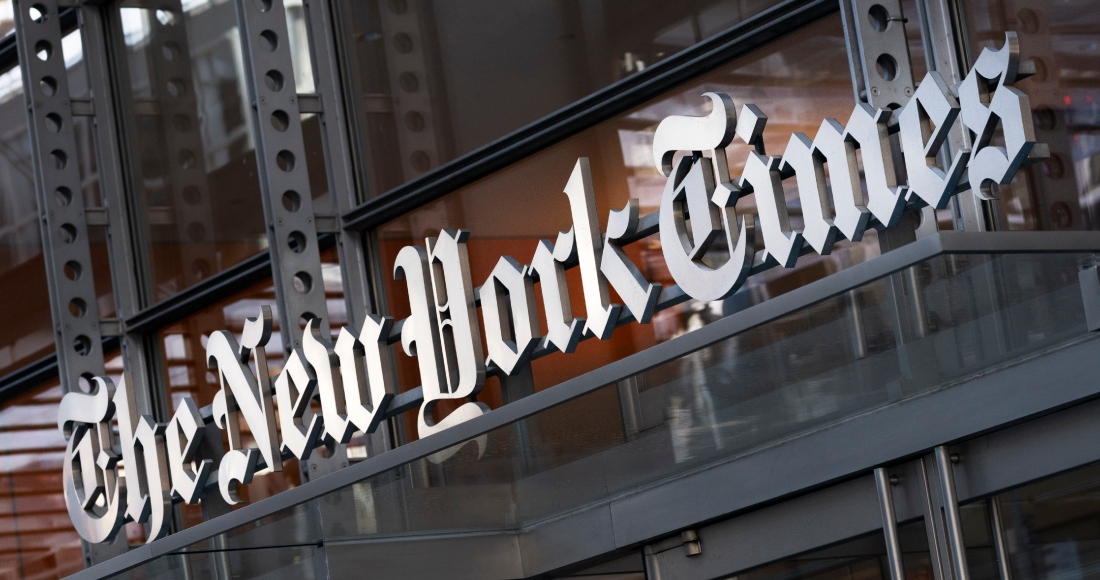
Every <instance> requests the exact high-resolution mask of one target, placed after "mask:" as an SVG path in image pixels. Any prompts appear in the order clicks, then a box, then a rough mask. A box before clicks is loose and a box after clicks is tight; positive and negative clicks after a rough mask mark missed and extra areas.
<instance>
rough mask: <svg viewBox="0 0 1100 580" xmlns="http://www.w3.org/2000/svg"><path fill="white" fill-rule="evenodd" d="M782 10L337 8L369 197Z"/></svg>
mask: <svg viewBox="0 0 1100 580" xmlns="http://www.w3.org/2000/svg"><path fill="white" fill-rule="evenodd" d="M775 4H778V1H777V0H748V1H735V0H701V1H697V2H649V3H646V4H644V5H639V4H638V3H637V2H632V1H630V0H599V1H593V2H573V3H570V2H566V3H562V2H556V1H553V0H536V1H527V2H520V3H517V2H501V1H500V0H477V1H475V2H469V1H468V2H461V3H457V4H456V3H452V2H432V1H427V2H414V1H407V0H341V2H339V7H340V8H341V9H342V17H341V18H340V24H341V25H342V31H341V33H342V34H343V35H344V38H345V43H346V46H347V47H348V52H349V53H350V55H349V56H350V58H349V62H350V65H351V66H350V67H349V68H350V73H351V77H352V78H351V82H350V85H349V91H348V95H349V98H350V99H352V100H353V107H354V108H355V109H356V112H357V122H358V129H359V133H360V139H361V140H362V141H363V146H362V149H363V154H364V157H365V159H364V165H365V166H366V167H367V168H368V172H367V174H368V175H369V178H370V184H369V189H370V194H371V195H377V194H380V193H384V192H386V191H388V190H390V189H392V188H394V187H396V186H398V185H401V184H402V183H405V182H406V181H409V180H411V179H413V178H416V177H418V176H420V175H422V174H424V173H425V172H427V171H430V170H431V169H433V168H435V167H438V166H440V165H442V164H443V163H446V162H448V161H450V160H452V159H454V158H456V157H458V156H460V155H463V154H465V153H469V152H470V151H473V150H475V149H477V148H479V147H481V146H482V145H485V144H487V143H489V142H491V141H493V140H495V139H497V138H499V137H501V136H503V135H505V134H507V133H510V132H512V131H514V130H516V129H519V128H520V127H522V126H524V125H527V124H528V123H531V122H532V121H535V120H536V119H539V118H541V117H543V116H545V115H547V114H549V113H551V112H553V111H555V110H557V109H560V108H562V107H564V106H566V105H568V104H570V103H572V102H574V101H576V100H578V99H580V98H582V97H585V96H587V95H589V94H591V93H593V92H595V91H597V90H599V89H602V88H604V87H606V86H608V85H610V84H612V83H614V82H615V81H618V80H620V79H622V78H624V77H627V76H629V75H631V74H634V73H636V72H638V71H640V70H642V69H644V68H645V67H646V66H648V65H651V64H653V63H655V62H658V61H660V60H662V59H664V58H667V57H668V56H670V55H672V54H675V53H677V52H679V51H681V50H683V49H684V48H687V47H689V46H691V45H693V44H695V43H697V42H699V41H701V40H703V39H705V38H708V37H711V36H713V35H715V34H717V33H719V32H721V31H723V30H725V29H727V28H729V27H730V26H733V25H735V24H737V23H739V22H741V21H743V20H745V19H746V18H749V17H750V16H753V15H755V14H758V13H760V12H761V11H763V10H765V9H767V8H769V7H771V6H773V5H775ZM823 54H836V55H838V56H841V57H843V53H842V52H835V53H823ZM847 70H848V69H847V64H845V65H844V67H843V68H842V69H841V71H842V72H843V73H844V74H845V75H847ZM849 93H850V90H849ZM487 95H491V98H486V96H487ZM693 96H697V95H693ZM613 142H614V141H613Z"/></svg>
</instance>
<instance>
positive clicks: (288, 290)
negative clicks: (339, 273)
mask: <svg viewBox="0 0 1100 580" xmlns="http://www.w3.org/2000/svg"><path fill="white" fill-rule="evenodd" d="M235 4H236V8H237V23H238V26H239V27H240V40H241V52H242V54H243V55H244V58H243V60H244V67H245V81H246V84H247V85H248V95H249V99H250V103H251V107H250V108H251V111H252V129H253V131H254V136H255V142H256V162H257V168H258V172H259V179H260V191H261V192H262V197H263V206H264V216H265V219H266V222H267V236H268V246H269V248H270V252H271V266H272V276H273V278H274V285H275V297H276V300H277V302H278V307H279V324H280V328H281V332H282V336H283V346H284V348H286V349H291V348H297V347H300V346H301V344H302V323H303V322H304V321H305V320H308V319H310V318H320V319H321V322H320V324H319V326H320V329H321V335H322V336H326V337H327V336H328V334H329V321H328V314H327V307H326V303H325V288H324V283H323V280H322V279H321V256H320V250H319V244H318V240H317V228H316V223H315V218H314V208H313V196H312V191H311V190H310V183H309V173H308V169H307V168H306V150H305V143H304V141H303V139H302V119H301V112H300V110H299V108H298V94H297V92H296V89H295V84H294V69H293V64H292V59H291V53H290V51H291V45H290V37H289V34H288V32H287V22H286V9H285V7H284V6H283V2H282V0H235Z"/></svg>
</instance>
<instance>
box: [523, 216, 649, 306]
mask: <svg viewBox="0 0 1100 580" xmlns="http://www.w3.org/2000/svg"><path fill="white" fill-rule="evenodd" d="M637 229H638V200H637V199H635V198H630V199H629V200H627V202H626V207H624V208H623V209H620V210H615V211H612V212H611V214H610V215H609V216H608V218H607V234H606V235H605V236H604V238H603V241H604V251H603V258H601V260H600V272H601V273H603V275H604V276H605V277H606V278H607V281H608V283H610V284H611V287H612V288H614V289H615V292H618V294H619V297H620V298H622V299H623V303H624V304H625V305H626V308H627V310H629V311H630V314H631V315H633V316H634V320H637V321H638V322H641V323H642V324H646V323H648V322H649V320H650V318H652V317H653V310H654V308H656V307H657V299H658V298H660V296H661V285H660V284H650V283H649V281H648V280H646V279H645V277H644V276H642V273H641V272H639V271H638V267H637V266H635V265H634V262H632V261H631V260H630V258H628V257H627V255H626V252H624V251H623V248H622V245H621V244H619V243H618V241H619V240H620V239H622V238H624V237H626V236H630V235H633V234H634V232H635V231H636V230H637ZM536 324H537V320H536Z"/></svg>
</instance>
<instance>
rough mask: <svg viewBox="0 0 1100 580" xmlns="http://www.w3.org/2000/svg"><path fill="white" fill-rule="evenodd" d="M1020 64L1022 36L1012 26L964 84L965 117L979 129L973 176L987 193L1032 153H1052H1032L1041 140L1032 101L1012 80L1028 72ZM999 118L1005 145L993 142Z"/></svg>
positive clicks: (979, 192) (1041, 154)
mask: <svg viewBox="0 0 1100 580" xmlns="http://www.w3.org/2000/svg"><path fill="white" fill-rule="evenodd" d="M1020 64H1021V63H1020V42H1019V40H1018V39H1017V37H1016V33H1015V32H1006V33H1005V44H1004V46H1003V47H1002V48H1001V49H1000V50H990V49H988V48H987V49H985V50H983V51H982V53H981V54H980V55H978V60H977V61H976V62H975V63H974V67H973V68H971V69H970V74H968V75H966V78H965V79H963V82H962V84H961V85H960V86H959V101H960V103H961V105H962V121H963V123H964V124H965V125H966V126H967V127H968V128H969V129H970V130H971V131H972V132H973V133H974V135H975V137H974V145H973V147H974V150H973V159H972V161H971V163H970V166H969V168H968V171H969V174H968V178H969V181H970V187H971V189H973V190H974V193H976V194H977V195H978V196H980V197H981V198H982V199H993V198H994V195H993V194H992V193H991V192H990V191H989V185H988V184H989V183H991V182H992V183H999V184H1001V185H1007V184H1008V183H1010V182H1011V181H1012V178H1013V177H1014V176H1015V175H1016V172H1017V171H1018V170H1019V169H1020V166H1021V165H1023V164H1024V163H1025V162H1026V161H1027V160H1028V158H1029V157H1045V156H1046V148H1042V149H1041V150H1039V151H1036V153H1038V155H1032V148H1033V147H1035V144H1036V143H1035V127H1034V125H1033V124H1032V120H1031V103H1030V101H1029V100H1028V98H1027V95H1025V94H1024V93H1022V92H1021V91H1020V90H1019V89H1017V88H1015V87H1013V86H1012V85H1013V84H1014V83H1015V82H1016V81H1018V80H1020V79H1021V78H1022V76H1023V75H1021V73H1022V72H1023V71H1021V67H1020ZM998 123H1000V124H1001V129H1002V131H1003V133H1004V147H1001V146H997V145H992V144H991V143H990V142H991V140H992V138H993V134H994V132H995V130H996V128H997V124H998Z"/></svg>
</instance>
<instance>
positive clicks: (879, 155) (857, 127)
mask: <svg viewBox="0 0 1100 580" xmlns="http://www.w3.org/2000/svg"><path fill="white" fill-rule="evenodd" d="M891 113H892V111H890V110H889V109H875V108H872V107H871V106H870V105H868V104H866V103H856V107H855V109H853V110H852V116H851V117H849V118H848V124H847V125H846V126H845V127H844V139H845V140H846V141H848V142H849V143H851V142H854V143H856V145H857V146H858V147H859V150H860V151H862V152H863V176H864V179H866V180H867V209H868V211H870V212H871V215H872V216H874V217H875V219H877V220H878V221H879V223H881V224H882V225H883V226H885V227H888V228H892V227H894V226H896V225H898V220H899V219H901V213H902V210H904V209H905V196H906V194H907V193H908V191H909V188H908V187H907V186H904V185H903V186H900V187H899V186H898V178H897V170H896V169H895V167H894V152H893V147H892V146H891V142H890V135H889V133H888V130H887V124H888V123H889V122H890V115H891Z"/></svg>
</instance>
